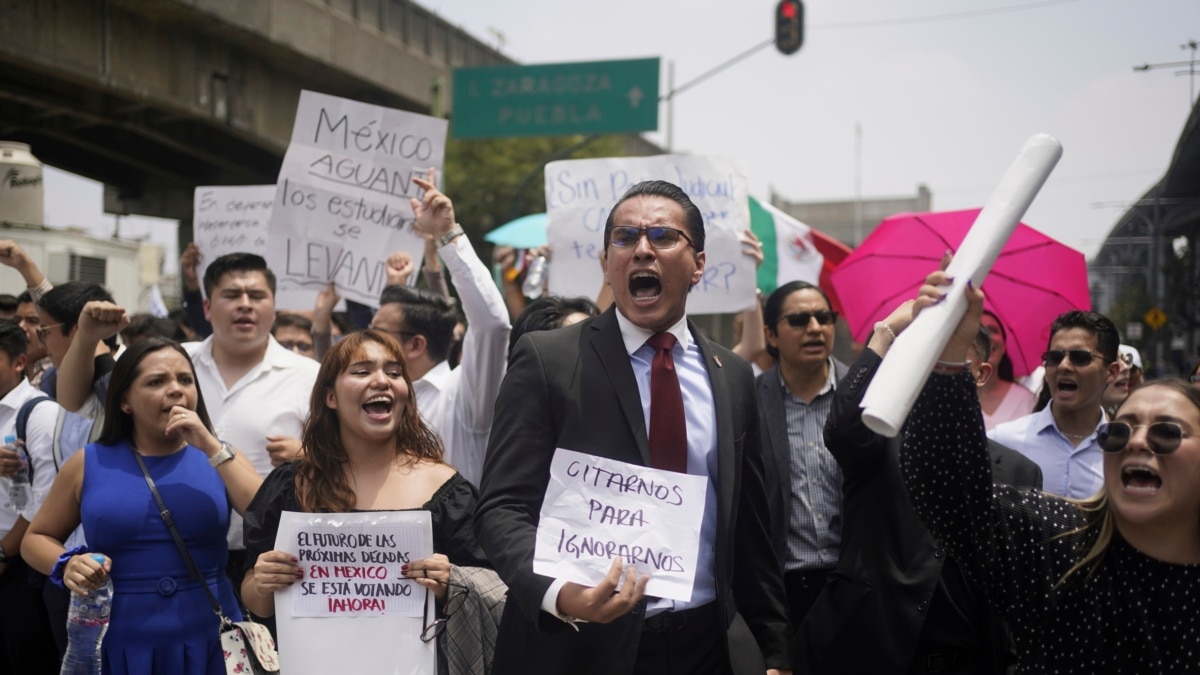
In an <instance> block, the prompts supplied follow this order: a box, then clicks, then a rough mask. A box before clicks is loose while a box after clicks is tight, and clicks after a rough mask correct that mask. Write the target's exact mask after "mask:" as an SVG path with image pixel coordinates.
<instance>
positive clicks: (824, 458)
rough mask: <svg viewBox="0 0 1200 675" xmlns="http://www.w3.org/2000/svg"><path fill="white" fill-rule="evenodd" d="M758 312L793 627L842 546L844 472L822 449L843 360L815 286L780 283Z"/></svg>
mask: <svg viewBox="0 0 1200 675" xmlns="http://www.w3.org/2000/svg"><path fill="white" fill-rule="evenodd" d="M762 317H763V328H764V330H765V337H766V340H767V351H768V352H770V354H771V356H774V357H775V359H776V364H775V366H773V367H772V368H770V369H768V370H767V371H766V372H764V373H763V374H762V375H759V376H758V382H757V387H758V408H759V411H760V415H759V419H760V421H761V428H762V442H763V458H764V462H765V463H766V466H767V502H768V504H769V505H770V509H771V544H772V546H773V547H774V549H775V556H776V558H778V560H779V564H780V566H781V567H782V569H783V584H784V587H785V588H786V589H787V603H788V619H789V620H790V621H791V625H792V627H793V628H795V627H796V626H799V625H800V622H801V621H803V620H804V616H805V615H806V614H808V609H809V607H812V603H813V602H814V601H815V600H816V599H817V596H818V595H819V594H820V593H821V589H822V588H824V586H825V579H826V577H828V575H829V572H830V571H832V570H833V566H834V565H835V564H836V563H837V559H838V552H839V551H840V549H841V536H842V471H841V469H840V468H839V467H838V465H837V462H836V461H834V459H833V457H832V456H830V454H829V453H828V452H826V451H825V439H824V435H823V432H824V429H825V417H826V416H827V415H828V414H829V408H830V406H831V405H833V395H834V391H835V390H836V387H837V383H838V381H840V380H841V378H842V376H843V375H845V374H846V364H844V363H842V362H841V361H838V360H837V359H835V358H833V356H832V353H833V340H834V324H835V323H836V322H837V312H834V311H833V307H832V305H831V304H830V302H829V296H827V295H826V294H825V291H822V290H821V289H820V287H818V286H814V285H813V284H810V283H808V282H806V281H791V282H788V283H786V284H784V285H782V286H780V287H779V288H777V289H775V291H774V292H773V293H771V295H770V296H769V297H768V298H767V302H766V303H765V305H764V306H763V313H762ZM794 653H795V652H794V651H793V654H794Z"/></svg>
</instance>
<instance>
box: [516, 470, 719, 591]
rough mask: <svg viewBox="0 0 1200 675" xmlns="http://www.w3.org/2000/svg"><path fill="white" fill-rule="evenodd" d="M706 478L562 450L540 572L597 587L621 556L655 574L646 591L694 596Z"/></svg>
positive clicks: (546, 508) (546, 507)
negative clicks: (613, 562) (693, 587)
mask: <svg viewBox="0 0 1200 675" xmlns="http://www.w3.org/2000/svg"><path fill="white" fill-rule="evenodd" d="M707 480H708V479H707V477H705V476H690V475H687V474H682V473H676V472H674V471H661V470H659V469H652V468H649V467H645V466H638V465H636V464H628V463H626V462H619V461H617V460H613V459H604V458H601V457H595V456H593V455H586V454H583V453H580V452H574V451H572V450H564V449H562V448H559V449H558V450H556V451H555V452H554V459H553V460H551V462H550V482H549V484H548V485H547V487H546V498H545V499H544V500H543V502H542V512H541V518H540V520H539V521H538V529H537V544H536V545H535V547H534V558H533V571H534V572H536V573H537V574H542V575H545V576H548V577H553V578H555V579H566V580H567V581H573V582H575V583H579V584H584V585H586V586H595V585H596V584H598V583H599V582H600V581H601V580H602V579H604V577H605V575H607V574H608V569H609V567H610V566H611V565H612V560H613V558H616V557H620V558H621V559H622V561H623V563H624V564H625V565H626V566H630V565H632V566H633V567H634V568H636V569H637V571H638V574H639V575H641V574H649V575H650V582H649V583H648V584H647V586H646V595H653V596H655V597H659V598H669V599H671V600H689V599H691V597H692V585H693V583H694V581H695V579H696V562H697V560H698V558H699V555H700V523H701V520H702V519H703V516H704V499H705V488H706V482H707Z"/></svg>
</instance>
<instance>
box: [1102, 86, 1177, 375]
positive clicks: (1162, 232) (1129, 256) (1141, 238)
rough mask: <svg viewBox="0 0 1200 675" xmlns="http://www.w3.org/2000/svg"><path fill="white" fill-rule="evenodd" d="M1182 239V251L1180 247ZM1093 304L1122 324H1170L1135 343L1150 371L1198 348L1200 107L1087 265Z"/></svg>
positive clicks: (1166, 366)
mask: <svg viewBox="0 0 1200 675" xmlns="http://www.w3.org/2000/svg"><path fill="white" fill-rule="evenodd" d="M1177 239H1180V240H1181V241H1183V242H1186V245H1185V246H1177V244H1176V241H1175V240H1177ZM1088 271H1089V277H1090V279H1091V282H1092V304H1093V306H1094V307H1095V308H1096V310H1097V311H1099V312H1102V313H1104V314H1109V315H1110V316H1111V317H1112V318H1115V319H1117V321H1118V326H1117V328H1118V329H1119V330H1121V331H1122V332H1123V333H1124V331H1125V325H1124V322H1125V321H1132V322H1136V321H1139V320H1141V318H1142V315H1143V312H1146V311H1148V310H1149V309H1151V308H1152V307H1156V308H1158V309H1160V310H1162V311H1163V312H1164V313H1165V314H1166V316H1167V317H1168V321H1167V323H1166V324H1165V325H1164V326H1163V327H1162V328H1161V329H1159V330H1154V329H1153V327H1152V326H1147V327H1146V329H1145V334H1144V337H1143V338H1141V339H1137V338H1130V337H1129V336H1127V335H1123V337H1125V338H1126V339H1127V341H1129V343H1130V344H1133V345H1135V346H1137V347H1139V348H1141V349H1142V350H1143V354H1144V355H1145V356H1146V357H1148V358H1149V359H1150V361H1151V362H1152V364H1147V365H1148V366H1149V367H1150V368H1151V369H1152V370H1153V369H1162V370H1163V371H1165V372H1170V371H1172V370H1175V369H1182V368H1184V367H1185V366H1186V365H1188V364H1189V363H1190V362H1191V361H1192V360H1193V359H1194V358H1195V357H1196V355H1197V353H1198V352H1197V349H1198V347H1200V291H1198V290H1197V289H1200V101H1197V102H1196V103H1195V104H1193V107H1192V112H1191V115H1190V116H1189V117H1188V119H1187V122H1186V123H1184V127H1183V132H1182V133H1181V134H1180V135H1179V142H1178V144H1177V145H1176V146H1175V152H1174V154H1173V155H1172V157H1171V162H1170V164H1169V165H1168V167H1167V171H1166V173H1165V174H1164V175H1163V177H1162V179H1161V180H1160V181H1159V182H1158V183H1157V184H1155V185H1154V187H1152V188H1150V190H1148V191H1147V192H1146V194H1144V195H1143V196H1142V198H1141V199H1139V200H1137V201H1136V202H1134V203H1133V204H1132V205H1131V206H1130V208H1129V210H1128V211H1126V212H1125V214H1124V215H1123V216H1122V217H1121V219H1120V220H1119V221H1118V222H1117V224H1116V226H1115V227H1114V228H1113V230H1112V232H1111V233H1110V234H1109V235H1108V238H1107V239H1106V240H1105V243H1104V245H1103V246H1102V247H1101V248H1100V251H1099V252H1098V253H1097V254H1096V256H1095V257H1094V258H1093V259H1092V261H1091V262H1090V263H1089V264H1088Z"/></svg>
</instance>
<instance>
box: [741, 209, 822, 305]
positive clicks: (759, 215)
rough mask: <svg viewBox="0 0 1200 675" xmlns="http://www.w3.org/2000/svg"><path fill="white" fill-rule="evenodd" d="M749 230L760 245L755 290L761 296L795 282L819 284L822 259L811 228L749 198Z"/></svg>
mask: <svg viewBox="0 0 1200 675" xmlns="http://www.w3.org/2000/svg"><path fill="white" fill-rule="evenodd" d="M750 229H751V230H753V231H754V234H755V236H757V237H758V238H759V239H760V240H761V241H762V245H763V262H762V265H760V266H759V268H758V289H759V290H760V291H762V292H763V295H769V294H770V293H771V292H772V291H774V290H775V289H776V288H778V287H780V286H782V285H783V284H786V283H788V282H789V281H796V280H797V279H799V280H801V281H807V282H809V283H810V284H814V285H818V284H819V282H820V278H821V268H822V266H823V265H824V263H825V256H823V255H821V252H820V251H818V250H817V246H816V244H814V243H813V234H812V228H810V227H809V226H808V225H805V224H804V223H802V222H800V221H798V220H796V219H795V218H793V217H791V216H789V215H788V214H786V213H784V212H783V211H780V210H779V209H777V208H775V207H774V206H771V205H770V204H767V203H764V202H760V201H758V200H757V199H755V198H754V197H751V198H750Z"/></svg>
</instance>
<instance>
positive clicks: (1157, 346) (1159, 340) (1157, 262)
mask: <svg viewBox="0 0 1200 675" xmlns="http://www.w3.org/2000/svg"><path fill="white" fill-rule="evenodd" d="M1179 48H1180V49H1184V50H1191V52H1192V57H1191V58H1190V59H1189V60H1187V61H1172V62H1169V63H1143V64H1142V65H1140V66H1134V67H1133V69H1134V70H1135V71H1137V72H1145V71H1148V70H1157V69H1159V68H1186V70H1176V71H1175V74H1176V75H1187V76H1188V110H1191V109H1192V107H1193V106H1194V105H1195V102H1196V76H1197V75H1200V70H1197V68H1196V66H1197V65H1200V61H1198V60H1197V58H1196V57H1197V54H1196V52H1197V50H1198V49H1200V42H1197V41H1196V40H1188V41H1187V42H1185V43H1184V44H1182V45H1180V46H1179ZM1162 219H1163V215H1162V205H1161V199H1160V198H1159V197H1158V196H1156V197H1155V198H1154V201H1153V212H1152V216H1151V218H1150V222H1149V226H1150V227H1149V229H1150V240H1151V244H1150V255H1149V260H1148V262H1149V269H1148V270H1147V275H1146V281H1147V284H1146V285H1147V289H1146V290H1148V291H1149V292H1150V302H1151V304H1152V306H1153V308H1155V309H1160V310H1161V309H1162V307H1163V305H1164V304H1166V297H1165V296H1166V279H1165V278H1164V271H1163V262H1164V260H1165V257H1166V254H1167V253H1166V246H1167V243H1166V241H1165V237H1164V231H1165V229H1166V227H1165V224H1164V223H1163V222H1162ZM1153 338H1154V352H1153V354H1154V360H1155V364H1156V367H1158V368H1162V364H1163V363H1164V362H1165V357H1166V354H1165V351H1166V350H1165V349H1164V344H1163V342H1164V337H1163V336H1162V335H1161V334H1159V333H1158V331H1155V332H1154V334H1153ZM1168 343H1169V342H1168Z"/></svg>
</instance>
